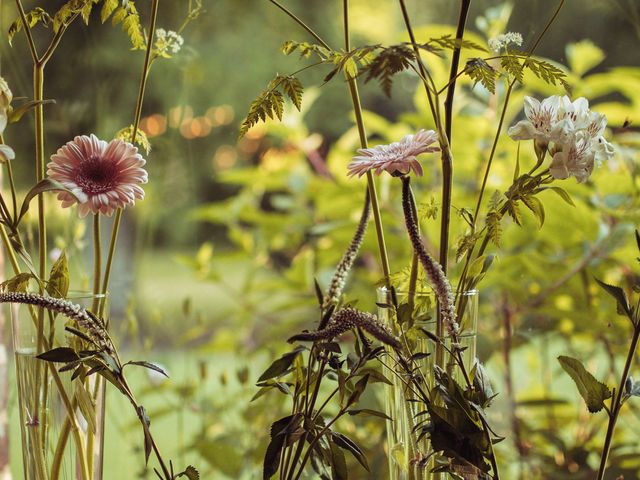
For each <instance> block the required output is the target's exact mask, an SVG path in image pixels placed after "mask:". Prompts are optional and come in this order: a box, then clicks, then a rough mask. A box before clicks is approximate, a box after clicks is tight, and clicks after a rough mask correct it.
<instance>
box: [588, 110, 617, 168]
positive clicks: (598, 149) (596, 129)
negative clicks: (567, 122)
mask: <svg viewBox="0 0 640 480" xmlns="http://www.w3.org/2000/svg"><path fill="white" fill-rule="evenodd" d="M606 127H607V117H605V116H604V115H602V114H600V113H598V112H591V113H590V115H589V123H588V124H587V127H586V131H587V133H588V134H589V137H590V138H591V148H592V149H593V151H594V152H595V159H596V163H597V165H598V166H601V165H602V162H604V161H606V160H609V159H610V158H611V157H612V156H613V153H614V151H615V150H614V148H613V145H611V143H609V142H607V140H605V138H604V131H605V129H606Z"/></svg>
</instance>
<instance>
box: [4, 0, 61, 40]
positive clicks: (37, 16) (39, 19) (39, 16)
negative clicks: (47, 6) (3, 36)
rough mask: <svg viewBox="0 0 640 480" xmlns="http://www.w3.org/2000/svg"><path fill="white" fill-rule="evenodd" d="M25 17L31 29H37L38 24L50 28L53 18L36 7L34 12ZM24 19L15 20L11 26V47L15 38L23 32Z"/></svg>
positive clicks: (26, 14) (9, 35)
mask: <svg viewBox="0 0 640 480" xmlns="http://www.w3.org/2000/svg"><path fill="white" fill-rule="evenodd" d="M25 17H26V18H27V24H28V25H29V28H33V27H35V26H36V25H37V24H38V23H42V25H44V26H45V27H48V26H49V24H50V23H51V16H50V15H49V14H48V13H47V12H45V11H44V10H43V9H42V8H40V7H36V8H34V9H33V10H31V11H29V12H26V13H25ZM22 27H23V25H22V18H18V19H17V20H15V21H14V22H13V23H12V24H11V26H10V27H9V34H8V37H9V45H11V42H12V41H13V37H14V36H15V35H16V33H18V32H19V31H20V30H22Z"/></svg>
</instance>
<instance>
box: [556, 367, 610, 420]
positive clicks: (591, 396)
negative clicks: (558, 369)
mask: <svg viewBox="0 0 640 480" xmlns="http://www.w3.org/2000/svg"><path fill="white" fill-rule="evenodd" d="M558 361H559V362H560V365H561V366H562V368H563V369H564V370H565V371H566V372H567V373H568V374H569V376H570V377H571V379H572V380H573V381H574V382H575V384H576V387H578V392H580V395H581V396H582V398H583V399H584V401H585V403H586V404H587V408H588V409H589V411H590V412H591V413H596V412H599V411H600V410H602V409H603V408H604V401H605V400H606V399H608V398H611V391H610V390H609V387H607V386H606V385H605V384H604V383H602V382H599V381H598V380H596V378H595V377H594V376H593V375H591V374H590V373H589V372H588V371H587V370H586V369H585V368H584V366H583V365H582V363H581V362H580V360H577V359H575V358H571V357H566V356H564V355H561V356H559V357H558Z"/></svg>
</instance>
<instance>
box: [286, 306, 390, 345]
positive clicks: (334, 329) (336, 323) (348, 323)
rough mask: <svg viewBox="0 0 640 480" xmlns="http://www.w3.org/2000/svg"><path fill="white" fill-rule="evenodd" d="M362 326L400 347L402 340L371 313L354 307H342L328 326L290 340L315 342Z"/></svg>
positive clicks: (387, 343)
mask: <svg viewBox="0 0 640 480" xmlns="http://www.w3.org/2000/svg"><path fill="white" fill-rule="evenodd" d="M356 327H360V328H361V329H362V330H364V331H365V332H367V333H368V334H369V335H371V336H372V337H374V338H375V339H377V340H379V341H380V342H382V343H384V344H386V345H389V346H391V347H393V348H396V349H399V348H400V341H399V340H398V339H397V338H396V337H395V336H394V335H393V333H391V332H390V331H389V329H388V328H387V327H386V326H384V325H383V324H382V323H380V321H379V320H378V317H376V316H375V315H372V314H371V313H366V312H361V311H360V310H356V309H355V308H352V307H345V308H342V309H340V310H339V311H338V312H337V313H336V314H335V315H334V316H333V319H332V321H331V323H330V324H329V326H328V327H326V328H324V329H322V330H317V331H315V332H305V333H300V334H298V335H294V336H293V337H291V338H290V339H289V340H288V342H289V343H293V342H315V341H318V340H324V341H326V340H332V339H334V338H336V337H339V336H340V335H342V334H343V333H345V332H347V331H348V330H351V329H353V328H356Z"/></svg>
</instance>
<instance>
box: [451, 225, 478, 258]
mask: <svg viewBox="0 0 640 480" xmlns="http://www.w3.org/2000/svg"><path fill="white" fill-rule="evenodd" d="M479 238H480V232H476V233H467V234H466V235H463V236H461V237H460V238H459V239H458V246H457V249H456V262H459V261H460V259H461V258H462V257H463V256H464V255H465V254H466V253H467V252H469V251H470V250H471V249H472V248H473V246H474V245H475V244H476V242H477V241H478V239H479Z"/></svg>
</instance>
